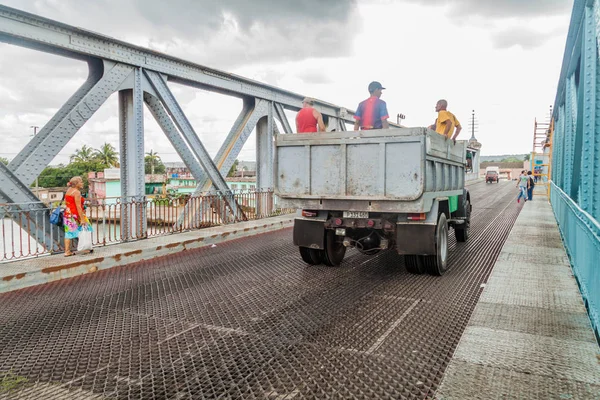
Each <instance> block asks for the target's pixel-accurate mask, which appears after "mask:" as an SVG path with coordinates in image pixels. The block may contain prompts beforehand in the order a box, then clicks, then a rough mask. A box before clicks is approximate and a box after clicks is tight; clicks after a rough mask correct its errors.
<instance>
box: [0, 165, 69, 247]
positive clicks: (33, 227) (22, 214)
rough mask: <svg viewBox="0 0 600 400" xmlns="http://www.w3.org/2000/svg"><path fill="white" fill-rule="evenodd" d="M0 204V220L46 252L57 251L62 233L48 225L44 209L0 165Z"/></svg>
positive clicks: (44, 207) (31, 194)
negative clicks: (14, 226) (20, 230)
mask: <svg viewBox="0 0 600 400" xmlns="http://www.w3.org/2000/svg"><path fill="white" fill-rule="evenodd" d="M0 203H3V207H1V209H0V218H5V217H10V218H11V219H12V220H13V221H15V222H16V223H17V224H18V225H19V226H21V227H22V228H23V229H24V231H25V232H28V233H29V234H30V235H31V236H32V237H33V238H34V239H35V240H36V241H37V242H38V243H40V244H42V245H43V246H44V247H45V248H46V249H47V250H49V251H51V252H55V251H60V249H61V244H62V242H63V239H64V231H63V230H62V229H58V228H57V227H55V226H53V225H51V224H50V223H49V218H50V215H49V213H48V210H47V208H46V206H45V205H44V204H43V203H42V202H41V201H40V200H39V199H38V198H37V197H36V196H35V194H34V193H33V192H32V191H31V190H30V189H29V187H27V185H25V184H23V182H21V180H20V179H19V178H18V177H17V176H16V175H15V174H14V173H13V172H12V171H11V170H10V169H9V168H8V166H6V165H4V164H3V163H0ZM6 211H9V212H6ZM5 212H6V213H5Z"/></svg>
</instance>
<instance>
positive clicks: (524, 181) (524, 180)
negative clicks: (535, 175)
mask: <svg viewBox="0 0 600 400" xmlns="http://www.w3.org/2000/svg"><path fill="white" fill-rule="evenodd" d="M517 187H518V188H519V197H517V203H520V202H521V197H522V198H523V199H524V200H525V201H527V189H529V177H528V176H527V174H526V173H525V170H523V171H521V175H519V179H518V180H517Z"/></svg>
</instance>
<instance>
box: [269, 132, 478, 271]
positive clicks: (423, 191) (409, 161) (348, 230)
mask: <svg viewBox="0 0 600 400" xmlns="http://www.w3.org/2000/svg"><path fill="white" fill-rule="evenodd" d="M466 149H467V142H466V141H456V143H454V142H453V141H452V140H448V139H446V138H445V137H444V136H442V135H439V134H437V133H436V132H434V131H432V130H429V129H427V128H395V129H379V130H363V131H352V132H324V133H314V134H278V135H276V136H275V163H274V190H275V194H276V195H277V196H279V198H280V202H281V205H282V206H283V207H289V208H296V209H297V210H298V212H297V215H296V217H295V220H294V228H293V242H294V244H295V245H296V246H298V247H299V252H300V256H301V257H302V259H303V260H304V261H305V262H306V263H308V264H312V265H318V264H326V265H329V266H337V265H339V264H340V263H341V262H342V260H343V259H344V256H345V254H346V250H347V249H348V248H354V249H356V250H358V251H359V252H360V253H363V254H366V255H370V256H373V255H375V254H377V253H379V252H381V251H387V250H395V251H397V252H398V254H400V255H403V256H404V259H405V265H406V268H407V269H408V271H409V272H411V273H415V274H423V273H429V274H432V275H442V274H444V272H446V270H447V269H448V233H449V228H453V229H454V234H455V236H456V239H457V241H459V242H465V241H467V239H468V238H469V227H470V218H471V208H472V207H471V198H470V195H469V192H468V190H467V189H465V187H464V182H465V164H466Z"/></svg>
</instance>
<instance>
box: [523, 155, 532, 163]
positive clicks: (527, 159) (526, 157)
mask: <svg viewBox="0 0 600 400" xmlns="http://www.w3.org/2000/svg"><path fill="white" fill-rule="evenodd" d="M529 157H531V154H525V158H524V159H523V161H529Z"/></svg>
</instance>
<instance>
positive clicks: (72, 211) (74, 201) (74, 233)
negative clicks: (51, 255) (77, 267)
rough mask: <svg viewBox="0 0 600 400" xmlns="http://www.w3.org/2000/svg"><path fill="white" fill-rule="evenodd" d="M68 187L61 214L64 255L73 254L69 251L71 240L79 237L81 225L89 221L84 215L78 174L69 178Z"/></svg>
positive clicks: (81, 187) (81, 186)
mask: <svg viewBox="0 0 600 400" xmlns="http://www.w3.org/2000/svg"><path fill="white" fill-rule="evenodd" d="M67 186H68V187H69V188H68V189H67V192H66V193H65V211H64V216H63V225H64V230H65V257H69V256H72V255H74V254H75V253H74V252H72V251H71V242H72V241H73V239H77V238H78V237H79V233H80V232H81V229H82V226H84V225H89V224H90V222H89V220H88V218H87V216H86V215H85V211H84V209H83V202H84V201H85V199H84V198H83V197H82V196H81V190H82V189H83V179H81V177H80V176H74V177H73V178H71V180H70V181H69V183H67Z"/></svg>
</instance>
